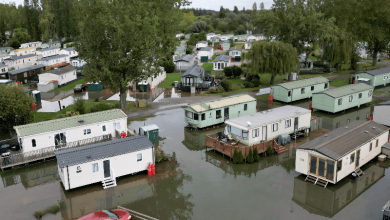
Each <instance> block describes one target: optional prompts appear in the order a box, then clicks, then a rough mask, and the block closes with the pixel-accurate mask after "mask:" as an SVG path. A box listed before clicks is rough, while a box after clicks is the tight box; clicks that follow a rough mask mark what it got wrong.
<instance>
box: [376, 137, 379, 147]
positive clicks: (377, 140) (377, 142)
mask: <svg viewBox="0 0 390 220" xmlns="http://www.w3.org/2000/svg"><path fill="white" fill-rule="evenodd" d="M378 146H379V139H376V141H375V148H377V147H378Z"/></svg>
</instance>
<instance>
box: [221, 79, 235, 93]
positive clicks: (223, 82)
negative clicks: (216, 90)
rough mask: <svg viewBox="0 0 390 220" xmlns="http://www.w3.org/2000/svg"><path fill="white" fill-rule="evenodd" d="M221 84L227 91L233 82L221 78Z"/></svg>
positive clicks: (230, 88)
mask: <svg viewBox="0 0 390 220" xmlns="http://www.w3.org/2000/svg"><path fill="white" fill-rule="evenodd" d="M221 86H222V88H223V89H224V90H225V91H226V92H227V91H230V90H232V87H233V84H232V83H231V82H230V81H228V80H222V82H221Z"/></svg>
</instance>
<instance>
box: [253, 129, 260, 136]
mask: <svg viewBox="0 0 390 220" xmlns="http://www.w3.org/2000/svg"><path fill="white" fill-rule="evenodd" d="M258 136H259V129H258V128H257V129H254V130H252V137H253V138H255V137H258Z"/></svg>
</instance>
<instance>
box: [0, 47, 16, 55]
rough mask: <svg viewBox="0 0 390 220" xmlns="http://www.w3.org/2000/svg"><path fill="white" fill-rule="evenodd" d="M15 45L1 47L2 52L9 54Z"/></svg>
mask: <svg viewBox="0 0 390 220" xmlns="http://www.w3.org/2000/svg"><path fill="white" fill-rule="evenodd" d="M13 49H14V48H13V47H0V54H9V53H10V52H11V50H13Z"/></svg>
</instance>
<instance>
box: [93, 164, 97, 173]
mask: <svg viewBox="0 0 390 220" xmlns="http://www.w3.org/2000/svg"><path fill="white" fill-rule="evenodd" d="M98 171H99V166H98V163H93V164H92V173H95V172H98Z"/></svg>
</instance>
